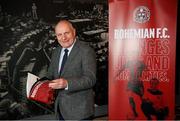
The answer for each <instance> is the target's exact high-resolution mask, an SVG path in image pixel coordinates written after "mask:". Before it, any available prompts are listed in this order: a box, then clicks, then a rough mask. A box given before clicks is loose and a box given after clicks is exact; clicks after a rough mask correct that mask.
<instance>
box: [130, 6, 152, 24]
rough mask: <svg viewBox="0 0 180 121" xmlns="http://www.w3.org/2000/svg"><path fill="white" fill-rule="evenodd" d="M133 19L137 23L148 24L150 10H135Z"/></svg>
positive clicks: (142, 7)
mask: <svg viewBox="0 0 180 121" xmlns="http://www.w3.org/2000/svg"><path fill="white" fill-rule="evenodd" d="M133 19H134V21H135V22H137V23H146V22H147V21H149V19H150V10H149V9H148V8H147V7H145V6H139V7H137V8H136V9H135V10H134V13H133Z"/></svg>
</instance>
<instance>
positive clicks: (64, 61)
mask: <svg viewBox="0 0 180 121" xmlns="http://www.w3.org/2000/svg"><path fill="white" fill-rule="evenodd" d="M68 51H69V50H68V49H65V50H64V52H65V53H64V56H63V60H62V63H61V69H60V72H59V74H60V75H61V73H62V71H63V68H64V65H65V63H66V60H67V58H68Z"/></svg>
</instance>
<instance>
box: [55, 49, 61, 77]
mask: <svg viewBox="0 0 180 121" xmlns="http://www.w3.org/2000/svg"><path fill="white" fill-rule="evenodd" d="M61 49H62V48H61V47H58V50H57V55H56V56H57V59H56V60H55V62H54V64H55V70H56V71H55V77H59V73H58V71H59V58H60V54H61Z"/></svg>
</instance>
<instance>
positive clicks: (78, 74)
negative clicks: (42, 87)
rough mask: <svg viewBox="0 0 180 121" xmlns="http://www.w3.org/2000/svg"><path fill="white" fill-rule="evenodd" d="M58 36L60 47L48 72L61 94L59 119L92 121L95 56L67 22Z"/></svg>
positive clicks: (57, 105)
mask: <svg viewBox="0 0 180 121" xmlns="http://www.w3.org/2000/svg"><path fill="white" fill-rule="evenodd" d="M55 34H56V37H57V40H58V43H59V45H60V46H58V47H57V49H55V51H54V52H53V54H52V58H51V63H50V67H49V70H48V78H50V79H52V81H51V82H50V84H49V87H51V88H53V89H56V90H58V94H57V97H56V101H55V115H56V117H57V119H65V120H67V119H71V120H72V119H76V120H83V119H89V118H91V117H92V116H93V114H94V95H93V89H92V88H93V86H94V85H95V83H96V57H95V52H94V51H93V49H91V48H90V47H89V46H86V45H84V44H83V43H81V42H80V41H79V40H78V38H77V37H76V30H75V28H74V27H73V26H72V24H71V23H70V22H69V21H67V20H61V21H60V22H58V24H57V25H56V26H55ZM66 49H68V52H67V50H66ZM64 50H66V52H65V51H64ZM66 53H67V55H68V57H67V60H66V62H65V65H64V66H63V64H62V63H64V59H63V58H64V56H65V55H66ZM65 58H66V57H65ZM62 68H63V69H62Z"/></svg>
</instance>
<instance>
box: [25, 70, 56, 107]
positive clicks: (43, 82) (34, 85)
mask: <svg viewBox="0 0 180 121" xmlns="http://www.w3.org/2000/svg"><path fill="white" fill-rule="evenodd" d="M49 82H50V81H49V79H48V78H47V77H43V78H39V77H38V76H36V75H34V74H32V73H28V75H27V83H26V95H27V98H28V99H30V100H34V101H38V102H41V103H45V104H52V103H54V99H55V98H54V94H55V90H54V89H52V88H50V87H49Z"/></svg>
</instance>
